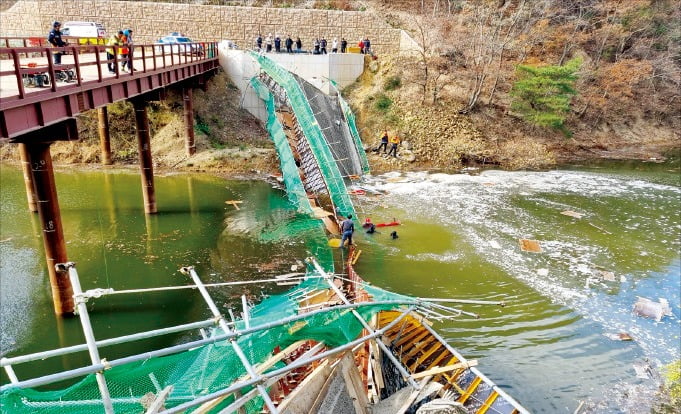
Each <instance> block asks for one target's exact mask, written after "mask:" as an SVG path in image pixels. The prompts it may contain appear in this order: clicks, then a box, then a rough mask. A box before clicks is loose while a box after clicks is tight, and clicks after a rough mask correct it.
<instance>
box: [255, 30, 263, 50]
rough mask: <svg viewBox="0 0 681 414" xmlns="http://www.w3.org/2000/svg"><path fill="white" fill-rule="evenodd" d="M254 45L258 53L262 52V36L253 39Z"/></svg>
mask: <svg viewBox="0 0 681 414" xmlns="http://www.w3.org/2000/svg"><path fill="white" fill-rule="evenodd" d="M255 45H256V47H257V48H258V52H260V51H262V36H260V34H258V37H256V38H255Z"/></svg>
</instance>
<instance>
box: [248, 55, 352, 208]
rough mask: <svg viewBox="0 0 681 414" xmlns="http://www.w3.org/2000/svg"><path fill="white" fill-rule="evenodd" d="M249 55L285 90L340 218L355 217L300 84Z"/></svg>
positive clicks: (264, 60)
mask: <svg viewBox="0 0 681 414" xmlns="http://www.w3.org/2000/svg"><path fill="white" fill-rule="evenodd" d="M251 56H253V58H254V59H256V60H257V61H258V63H259V64H260V67H261V69H262V70H263V71H264V72H265V73H267V75H269V76H270V77H271V78H272V79H273V80H274V81H275V82H276V83H277V84H279V86H281V87H282V88H283V89H284V90H285V91H286V97H287V99H288V101H289V103H290V105H291V108H292V110H293V113H294V115H295V117H296V119H297V121H298V125H300V128H301V129H302V130H303V133H304V134H305V137H306V138H307V140H308V142H309V144H310V148H311V150H312V152H313V154H314V156H315V158H316V159H317V164H318V165H319V169H320V170H321V171H322V175H323V176H324V182H325V183H326V187H327V188H328V190H329V195H330V196H331V200H332V201H333V203H334V205H335V206H336V207H338V208H340V210H341V211H342V212H343V214H344V215H348V214H352V215H353V217H357V213H356V212H355V207H354V206H353V205H352V201H351V200H350V196H349V195H348V191H347V188H346V187H345V182H344V181H343V177H342V175H341V173H340V171H339V170H338V166H337V165H336V160H335V159H334V158H333V155H332V154H331V150H330V149H329V147H328V144H327V143H326V140H325V139H324V135H323V133H322V131H321V129H320V128H319V124H318V123H317V120H316V119H315V117H314V113H313V111H312V108H311V107H310V104H309V102H308V101H307V98H306V97H305V93H304V92H303V90H302V89H301V87H300V84H299V83H298V82H297V81H296V79H295V77H294V76H293V75H292V74H291V73H290V72H289V71H287V70H286V69H284V68H283V67H281V66H280V65H278V64H277V63H276V62H274V61H272V60H270V59H269V58H267V57H265V56H262V55H259V54H257V53H255V52H251Z"/></svg>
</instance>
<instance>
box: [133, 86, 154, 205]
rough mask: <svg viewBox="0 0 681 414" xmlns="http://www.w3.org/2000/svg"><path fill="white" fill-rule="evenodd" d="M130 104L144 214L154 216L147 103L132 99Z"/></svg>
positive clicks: (152, 169) (152, 170) (152, 172)
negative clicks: (133, 117)
mask: <svg viewBox="0 0 681 414" xmlns="http://www.w3.org/2000/svg"><path fill="white" fill-rule="evenodd" d="M132 104H133V106H134V107H135V132H136V133H137V148H138V151H139V155H140V173H141V174H140V177H141V179H142V197H143V198H144V212H145V213H147V214H155V213H157V212H158V210H156V194H155V192H154V165H153V163H152V160H151V139H150V137H149V118H148V117H147V103H146V102H145V101H144V100H142V99H133V101H132Z"/></svg>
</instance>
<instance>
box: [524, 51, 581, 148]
mask: <svg viewBox="0 0 681 414" xmlns="http://www.w3.org/2000/svg"><path fill="white" fill-rule="evenodd" d="M581 64H582V60H581V59H579V58H575V59H572V60H570V61H569V62H567V63H566V64H565V65H563V66H554V65H550V66H526V65H518V66H517V67H516V73H517V76H518V80H517V81H516V82H515V83H514V84H513V87H512V88H511V96H512V97H513V102H512V104H511V109H512V110H513V111H515V112H517V113H519V114H520V116H521V117H522V118H523V119H525V120H526V121H527V122H529V123H531V124H533V125H537V126H540V127H550V128H553V129H557V130H560V131H562V132H563V133H564V134H565V135H566V136H570V131H569V130H568V129H567V128H566V127H565V117H566V116H567V114H568V113H569V111H570V101H571V99H572V97H573V96H574V95H576V94H577V91H576V90H575V88H574V86H575V81H576V80H577V75H576V74H575V73H576V72H577V70H579V67H580V66H581Z"/></svg>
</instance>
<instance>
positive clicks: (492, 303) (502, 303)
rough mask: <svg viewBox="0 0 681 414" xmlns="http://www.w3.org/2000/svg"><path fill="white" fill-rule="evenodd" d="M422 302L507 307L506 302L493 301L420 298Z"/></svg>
mask: <svg viewBox="0 0 681 414" xmlns="http://www.w3.org/2000/svg"><path fill="white" fill-rule="evenodd" d="M419 299H420V300H427V301H428V302H454V303H471V304H474V305H500V306H506V302H504V301H503V300H502V301H492V300H473V299H447V298H419Z"/></svg>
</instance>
